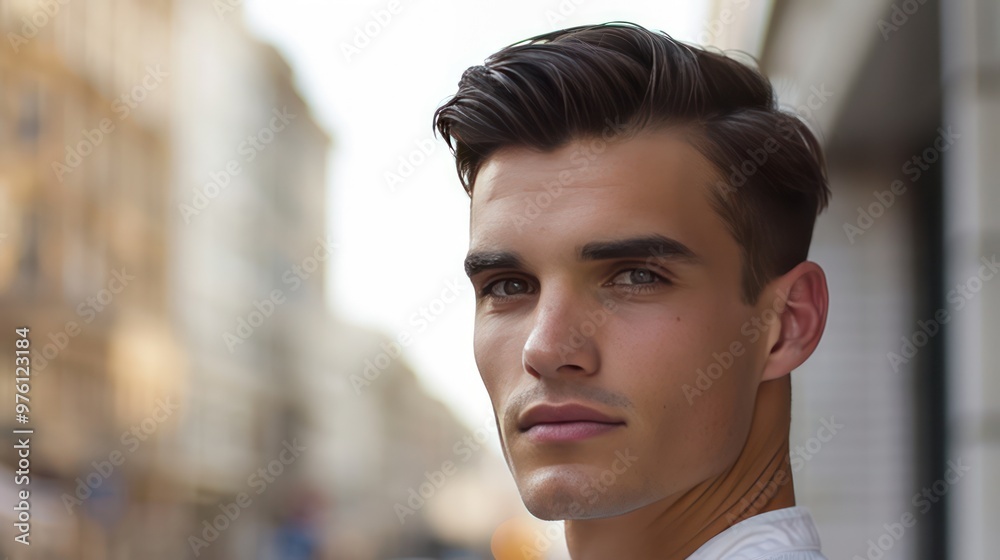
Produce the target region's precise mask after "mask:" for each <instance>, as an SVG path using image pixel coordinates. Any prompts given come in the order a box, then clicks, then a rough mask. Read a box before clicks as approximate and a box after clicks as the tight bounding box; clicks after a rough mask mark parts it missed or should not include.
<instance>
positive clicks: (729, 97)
mask: <svg viewBox="0 0 1000 560" xmlns="http://www.w3.org/2000/svg"><path fill="white" fill-rule="evenodd" d="M660 126H682V127H685V128H688V129H690V130H691V131H693V132H694V134H692V135H691V137H690V138H689V140H690V141H691V142H692V144H693V145H694V146H695V148H696V149H698V150H699V151H700V152H701V153H702V154H703V155H704V156H705V157H706V158H707V159H708V160H710V161H711V162H712V163H713V164H714V166H715V167H716V169H717V171H718V175H719V180H718V181H717V182H716V185H715V188H714V189H712V203H713V206H714V207H715V209H716V211H717V212H718V213H719V215H720V216H721V217H722V219H723V221H724V222H725V223H726V226H727V227H728V228H729V231H730V232H731V233H732V235H733V237H734V238H735V239H736V242H737V244H739V246H740V249H741V251H742V254H743V281H742V284H743V294H742V296H743V300H744V301H745V302H747V303H749V304H753V303H755V302H756V300H757V297H758V296H759V295H760V291H761V289H762V288H763V287H764V285H765V284H766V283H767V282H769V281H770V280H771V279H772V278H774V277H776V276H780V275H781V274H784V273H785V272H787V271H789V270H791V269H792V268H793V267H794V266H795V265H797V264H798V263H800V262H802V261H804V260H805V259H806V258H807V255H808V252H809V244H810V241H811V239H812V230H813V226H814V225H815V221H816V216H817V215H818V214H819V213H820V212H821V211H822V210H823V209H824V208H825V207H826V205H827V204H828V202H829V198H830V189H829V186H828V184H827V178H826V171H825V164H824V158H823V153H822V150H821V147H820V144H819V142H818V141H817V139H816V137H815V136H814V135H813V133H812V132H811V131H810V130H809V128H808V127H807V126H806V125H805V123H804V122H803V121H802V120H801V119H799V118H798V116H796V115H795V114H794V113H789V112H786V111H783V110H782V109H780V108H779V107H778V103H777V98H776V96H775V94H774V89H773V88H772V87H771V84H770V82H769V81H768V80H767V78H765V77H764V76H763V75H761V73H760V72H759V71H757V70H756V69H754V68H752V67H750V66H747V65H744V64H743V63H741V62H739V61H737V60H735V59H733V58H729V57H727V56H725V55H724V54H722V53H716V52H711V51H708V50H704V49H701V48H697V47H692V46H688V45H685V44H683V43H679V42H677V41H675V40H674V39H672V38H671V37H670V36H669V35H667V34H666V33H663V32H654V31H650V30H648V29H645V28H643V27H641V26H638V25H635V24H632V23H627V22H611V23H606V24H601V25H587V26H579V27H571V28H568V29H563V30H560V31H553V32H551V33H546V34H543V35H538V36H536V37H532V38H530V39H527V40H525V41H522V42H518V43H515V44H512V45H510V46H508V47H506V48H504V49H502V50H500V51H499V52H497V53H496V54H494V55H492V56H490V57H489V58H487V59H486V61H485V63H484V64H483V65H481V66H473V67H471V68H469V69H467V70H466V71H465V72H464V73H463V74H462V78H461V80H459V83H458V93H456V94H455V95H454V97H452V98H451V99H450V100H448V101H447V102H446V103H445V104H444V105H442V106H441V107H440V108H438V109H437V111H436V112H435V113H434V128H435V130H436V131H437V132H439V133H440V134H441V136H442V137H443V138H444V139H445V141H446V142H447V144H448V147H449V149H450V150H451V152H452V153H453V154H454V156H455V164H456V167H457V169H458V176H459V179H460V180H461V182H462V186H463V187H464V188H465V190H466V192H467V193H468V194H469V196H470V197H471V196H472V188H473V184H474V183H475V180H476V175H477V173H478V171H479V169H480V168H481V167H482V165H483V164H484V163H485V161H486V160H487V159H488V158H489V157H490V156H491V155H492V154H493V153H495V152H496V151H497V150H498V149H500V148H503V147H508V146H519V147H528V148H532V149H538V150H543V151H548V150H553V149H556V148H558V147H560V146H562V145H564V144H565V143H567V142H569V141H570V140H572V139H576V138H582V137H592V136H598V135H602V136H605V137H606V135H607V133H608V132H609V131H611V132H612V133H613V135H614V137H616V138H627V137H630V136H633V135H635V134H636V133H638V132H640V131H642V130H646V129H649V128H654V127H660Z"/></svg>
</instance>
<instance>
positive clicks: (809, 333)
mask: <svg viewBox="0 0 1000 560" xmlns="http://www.w3.org/2000/svg"><path fill="white" fill-rule="evenodd" d="M762 296H765V297H762V298H761V301H760V304H761V305H762V307H761V309H763V310H764V312H765V313H768V314H770V313H769V312H770V311H774V312H775V313H777V315H778V320H777V321H775V322H774V323H773V324H772V326H771V328H770V330H769V332H768V348H770V351H769V353H768V356H767V361H765V362H764V369H763V373H762V376H761V381H770V380H772V379H778V378H779V377H782V376H785V375H788V374H789V373H791V371H792V370H793V369H795V368H797V367H799V366H800V365H802V363H803V362H805V361H806V359H807V358H809V356H811V355H812V353H813V350H815V349H816V346H818V345H819V339H820V338H821V337H822V336H823V329H824V328H825V327H826V314H827V309H828V306H829V294H828V292H827V287H826V274H824V273H823V269H822V268H820V266H819V265H818V264H816V263H814V262H812V261H804V262H801V263H799V264H798V265H797V266H796V267H795V268H793V269H791V270H789V271H788V272H787V273H785V274H784V275H782V276H780V277H778V278H775V279H774V280H772V281H771V282H770V284H769V285H768V286H767V288H765V289H764V291H763V293H762Z"/></svg>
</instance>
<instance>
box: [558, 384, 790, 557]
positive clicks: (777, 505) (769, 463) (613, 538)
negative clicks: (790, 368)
mask: <svg viewBox="0 0 1000 560" xmlns="http://www.w3.org/2000/svg"><path fill="white" fill-rule="evenodd" d="M790 421H791V381H790V376H787V375H786V376H784V377H781V378H779V379H775V380H773V381H767V382H764V383H762V384H761V385H760V387H759V388H758V391H757V402H756V405H755V406H754V414H753V419H752V422H751V426H750V434H749V436H748V437H747V442H746V444H745V445H744V446H743V450H742V451H741V452H740V455H739V457H738V458H737V459H736V462H735V463H734V464H733V465H732V466H731V467H729V468H728V469H726V470H725V471H723V472H722V473H720V474H718V475H716V476H714V477H712V478H709V479H707V480H705V481H703V482H701V483H700V484H698V485H696V486H694V487H692V488H690V489H689V490H686V491H683V492H680V493H677V494H675V495H672V496H668V497H666V498H664V499H662V500H659V501H656V502H653V503H652V504H649V505H647V506H643V507H641V508H639V509H637V510H634V511H631V512H628V513H626V514H624V515H618V516H614V517H606V518H600V519H581V520H568V521H566V543H567V545H568V547H569V551H570V555H571V556H572V558H573V559H574V560H589V559H592V558H611V557H620V558H670V559H682V558H686V557H688V556H689V555H691V554H692V553H694V552H695V550H697V549H698V547H700V546H701V545H702V544H704V543H705V542H707V541H708V540H709V539H711V538H712V537H714V536H715V535H717V534H719V533H721V532H722V531H724V530H726V529H727V528H729V527H731V526H732V525H734V524H736V523H739V522H740V521H743V520H744V519H747V518H749V517H753V516H754V515H759V514H761V513H764V512H767V511H772V510H776V509H782V508H786V507H791V506H794V505H795V489H794V487H793V484H792V473H791V469H790V467H789V458H788V428H789V423H790Z"/></svg>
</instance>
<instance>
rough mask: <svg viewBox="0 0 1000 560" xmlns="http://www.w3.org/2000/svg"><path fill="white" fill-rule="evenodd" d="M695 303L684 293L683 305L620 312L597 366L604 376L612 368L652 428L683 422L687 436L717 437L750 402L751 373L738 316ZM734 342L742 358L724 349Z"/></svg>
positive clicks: (730, 310)
mask: <svg viewBox="0 0 1000 560" xmlns="http://www.w3.org/2000/svg"><path fill="white" fill-rule="evenodd" d="M698 303H699V302H697V301H696V300H695V299H694V298H690V299H688V301H687V302H686V304H685V305H684V306H683V307H682V306H680V305H675V306H670V307H667V306H664V307H661V308H658V309H657V308H653V307H651V306H647V307H644V308H641V309H640V308H636V309H633V310H623V312H622V313H620V314H618V316H617V317H616V322H617V328H616V333H617V335H616V336H615V337H614V338H613V339H611V340H609V341H608V342H609V343H610V346H608V347H606V348H605V349H604V352H602V354H603V355H604V357H605V358H606V359H605V360H602V363H603V364H604V366H605V367H606V370H607V371H609V373H610V372H612V371H617V373H616V374H615V377H616V379H617V380H618V381H617V383H620V386H619V389H620V390H621V391H622V392H625V393H627V394H628V395H629V397H630V398H631V399H632V400H633V401H634V402H635V404H636V408H637V409H639V410H640V414H642V415H643V416H645V417H646V420H647V421H649V422H651V424H652V425H651V426H650V427H651V428H652V429H654V430H659V429H661V426H670V427H671V428H670V429H672V430H673V429H676V428H678V427H680V426H682V425H686V426H691V429H690V430H688V433H693V434H698V435H699V436H704V435H708V432H715V433H716V436H717V437H718V435H719V434H718V432H719V431H726V430H728V429H729V428H728V427H727V426H729V425H730V424H731V423H732V422H741V421H742V420H741V419H742V418H743V417H744V416H746V411H747V410H748V408H747V406H746V405H748V404H749V405H751V406H752V403H753V401H754V398H755V393H756V391H755V386H754V381H753V379H754V376H753V372H752V371H751V370H752V367H751V362H750V360H749V359H748V352H747V351H746V350H747V344H746V341H745V340H743V337H742V335H741V334H740V325H741V322H740V320H741V319H740V317H739V316H738V315H739V314H738V313H733V308H732V307H726V308H724V309H723V307H725V306H722V305H718V304H713V302H702V304H701V305H698ZM734 342H741V344H742V348H743V350H744V352H743V354H742V356H735V355H733V354H732V353H731V352H730V348H731V346H732V345H733V343H734ZM612 364H614V365H612ZM709 374H711V377H710V376H709Z"/></svg>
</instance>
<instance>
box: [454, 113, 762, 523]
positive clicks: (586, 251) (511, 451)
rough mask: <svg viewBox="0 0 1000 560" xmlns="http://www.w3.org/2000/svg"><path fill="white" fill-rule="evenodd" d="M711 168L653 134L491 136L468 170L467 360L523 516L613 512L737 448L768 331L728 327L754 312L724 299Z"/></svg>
mask: <svg viewBox="0 0 1000 560" xmlns="http://www.w3.org/2000/svg"><path fill="white" fill-rule="evenodd" d="M715 180H716V175H715V173H714V172H713V168H712V167H711V164H710V163H709V162H708V161H707V160H706V159H705V158H704V157H703V156H702V155H701V154H700V153H699V152H698V151H697V150H696V149H694V148H693V147H692V146H690V145H689V144H688V143H687V142H685V141H684V140H682V139H681V137H680V136H679V135H678V133H676V132H670V131H664V130H660V131H647V132H643V133H641V134H640V135H638V136H636V137H634V138H631V139H629V140H624V141H619V142H616V143H612V144H604V143H603V142H602V141H601V140H600V139H596V140H594V139H580V140H577V141H574V142H572V143H570V144H568V145H566V146H564V147H563V148H560V149H559V150H556V151H553V152H550V153H539V152H534V151H529V150H526V149H521V148H510V149H505V150H501V151H499V152H497V153H496V154H495V155H494V156H492V157H491V158H490V159H489V160H488V161H487V162H486V164H485V165H484V166H483V168H482V169H481V170H480V173H479V175H478V178H477V180H476V183H475V185H474V190H473V192H474V195H473V197H472V209H471V227H470V237H471V241H470V256H472V255H475V254H478V255H481V256H483V257H484V258H471V259H470V261H469V264H471V265H473V266H472V267H470V268H471V272H470V274H471V279H472V283H473V285H474V287H475V290H476V293H477V296H476V297H477V300H476V301H477V304H476V319H475V342H474V344H475V348H474V350H475V357H476V363H477V365H478V367H479V371H480V374H481V375H482V378H483V382H484V383H485V385H486V389H487V391H488V392H489V395H490V399H491V400H492V403H493V409H494V412H495V414H496V416H497V423H498V426H499V427H500V436H501V443H502V446H503V449H504V454H505V456H506V458H507V463H508V465H509V466H510V469H511V472H512V473H513V475H514V478H515V481H516V483H517V486H518V489H519V491H520V493H521V497H522V499H523V500H524V502H525V505H526V506H527V508H528V510H529V511H531V512H532V513H533V514H534V515H536V516H538V517H540V518H543V519H582V518H593V517H606V516H612V515H619V514H623V513H626V512H629V511H632V510H634V509H637V508H639V507H642V506H644V505H648V504H650V503H652V502H654V501H657V500H661V499H664V498H668V497H670V496H672V495H675V494H677V493H678V492H682V491H685V490H688V489H690V488H692V487H693V486H695V485H696V484H698V483H700V482H703V481H705V480H706V479H709V478H711V477H713V476H715V475H718V474H720V473H721V472H722V471H724V470H725V469H726V468H727V467H728V466H729V465H731V464H732V463H733V462H734V461H735V459H736V457H737V455H738V454H739V452H740V449H741V448H742V446H743V443H744V442H745V440H746V437H747V434H748V432H749V427H750V418H751V416H752V413H753V405H754V399H755V396H756V390H757V385H758V383H759V377H760V371H761V368H762V365H763V363H764V361H765V359H766V356H767V350H768V349H767V348H766V347H765V341H766V338H767V337H765V336H761V331H760V330H758V329H756V328H752V329H749V330H748V329H746V328H743V329H742V332H741V327H743V325H744V323H745V322H747V321H748V320H750V319H751V318H753V317H754V316H755V315H756V314H757V312H758V310H757V309H755V308H754V307H750V306H747V305H746V304H744V303H743V302H742V301H741V299H740V289H741V284H740V279H741V260H740V253H739V248H738V246H737V244H736V242H735V240H734V239H733V237H732V235H731V234H730V233H729V231H728V230H727V228H726V226H725V224H724V223H723V222H722V220H721V218H720V217H719V216H718V215H717V213H716V212H715V211H714V210H713V208H712V206H711V204H710V202H709V200H710V199H709V189H710V188H711V187H710V185H711V184H713V183H714V181H715ZM736 354H739V355H736ZM710 367H711V370H709V368H710ZM699 370H702V371H704V372H708V371H711V372H712V373H713V374H714V375H713V377H714V378H713V377H708V376H707V375H703V376H702V377H704V378H705V379H703V380H702V381H701V382H700V383H699V381H698V376H699V375H698V372H699ZM720 372H721V375H720V374H719V373H720ZM708 382H710V386H708V387H707V388H706V384H708ZM571 405H579V406H577V407H574V406H571Z"/></svg>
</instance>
